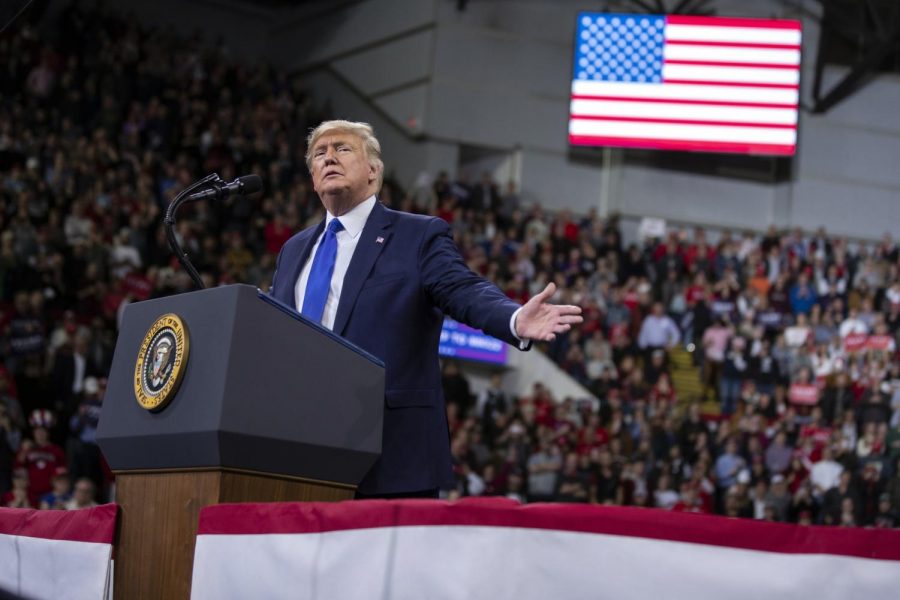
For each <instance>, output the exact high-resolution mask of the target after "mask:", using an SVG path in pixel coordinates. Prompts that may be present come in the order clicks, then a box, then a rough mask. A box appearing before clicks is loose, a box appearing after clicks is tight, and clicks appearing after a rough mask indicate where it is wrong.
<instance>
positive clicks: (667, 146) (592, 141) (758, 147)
mask: <svg viewBox="0 0 900 600" xmlns="http://www.w3.org/2000/svg"><path fill="white" fill-rule="evenodd" d="M569 143H570V144H572V145H573V146H616V147H620V148H646V149H648V150H685V151H689V152H726V153H733V154H760V155H772V154H775V155H779V156H791V155H793V154H794V150H795V149H796V146H795V145H793V144H753V143H749V142H744V143H739V142H704V141H698V140H663V139H656V138H620V137H603V136H593V135H569Z"/></svg>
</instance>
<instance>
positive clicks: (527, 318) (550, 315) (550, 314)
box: [516, 282, 584, 342]
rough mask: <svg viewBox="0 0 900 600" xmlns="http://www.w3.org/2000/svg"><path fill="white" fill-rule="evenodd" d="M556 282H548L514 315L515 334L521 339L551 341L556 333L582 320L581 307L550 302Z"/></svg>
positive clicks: (563, 331)
mask: <svg viewBox="0 0 900 600" xmlns="http://www.w3.org/2000/svg"><path fill="white" fill-rule="evenodd" d="M554 293H556V284H554V283H552V282H551V283H548V284H547V287H545V288H544V291H542V292H541V293H540V294H538V295H536V296H535V297H533V298H532V299H531V300H529V301H528V302H527V303H526V304H525V306H523V307H522V310H521V311H519V314H518V316H517V317H516V335H518V336H519V338H520V339H523V340H533V341H536V342H552V341H553V340H555V339H556V334H558V333H565V332H566V331H569V330H570V329H571V328H572V325H576V324H578V323H581V322H582V321H584V317H582V316H581V307H580V306H572V305H570V304H550V303H549V302H548V301H549V300H550V298H551V297H552V296H553V294H554Z"/></svg>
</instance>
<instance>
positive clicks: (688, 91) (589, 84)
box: [572, 80, 798, 105]
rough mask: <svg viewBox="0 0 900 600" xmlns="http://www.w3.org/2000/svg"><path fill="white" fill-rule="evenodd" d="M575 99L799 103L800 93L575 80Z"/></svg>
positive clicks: (573, 89)
mask: <svg viewBox="0 0 900 600" xmlns="http://www.w3.org/2000/svg"><path fill="white" fill-rule="evenodd" d="M572 94H573V95H575V96H614V97H622V98H647V99H652V98H659V99H663V100H707V101H710V102H759V103H763V104H794V105H795V104H797V100H798V92H797V90H794V89H784V88H761V87H760V88H756V87H736V86H725V85H692V84H679V83H666V84H640V83H619V82H606V81H578V80H576V81H573V82H572Z"/></svg>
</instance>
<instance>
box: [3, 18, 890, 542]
mask: <svg viewBox="0 0 900 600" xmlns="http://www.w3.org/2000/svg"><path fill="white" fill-rule="evenodd" d="M36 31H37V30H36V29H34V28H30V27H28V26H23V27H21V28H19V30H18V31H16V32H13V33H12V34H11V35H7V36H4V37H2V38H0V56H2V57H4V58H3V62H2V64H0V89H2V90H8V91H9V92H8V93H7V92H6V91H4V103H3V104H2V105H0V232H2V233H0V328H2V331H3V336H2V338H0V340H2V343H0V353H2V359H3V363H2V366H0V494H2V499H0V503H2V505H3V506H21V507H26V506H31V507H35V508H37V507H44V508H59V507H80V506H86V505H90V503H91V502H94V501H105V500H107V499H109V497H110V489H111V481H112V477H111V475H110V474H109V472H108V470H107V469H106V468H105V465H104V464H103V460H102V456H101V454H100V452H99V450H98V448H97V445H96V440H95V433H96V427H97V423H98V419H99V415H100V412H101V410H102V403H103V396H104V392H105V384H106V380H105V377H106V375H107V374H108V371H109V367H110V363H111V360H112V352H113V348H114V345H115V339H116V331H117V326H118V323H119V321H120V319H121V315H122V311H123V309H124V307H125V306H126V305H127V304H128V303H131V302H138V301H141V300H145V299H148V298H154V297H160V296H165V295H169V294H173V293H179V292H183V291H188V290H190V289H191V287H192V284H191V282H190V280H189V278H188V277H187V275H186V274H185V273H184V272H183V270H182V269H181V268H180V267H179V266H178V264H177V262H176V261H175V260H174V259H173V257H172V256H171V254H170V253H169V251H168V249H167V246H166V239H165V233H164V229H163V226H162V215H163V213H164V211H165V208H166V206H167V205H168V203H169V202H170V200H171V199H172V198H173V197H174V195H175V194H176V193H177V192H178V191H180V190H181V189H184V187H185V186H186V185H188V184H189V183H191V182H192V181H195V180H197V179H199V178H200V177H202V176H203V175H205V174H207V173H209V172H213V171H215V172H218V173H219V174H220V175H221V176H222V177H223V178H224V179H226V180H230V179H233V178H234V176H235V175H238V174H244V173H257V174H259V175H261V176H262V177H263V179H264V180H265V182H266V189H265V192H264V193H263V194H262V197H261V198H259V199H255V198H254V199H248V198H244V197H241V196H233V197H231V198H229V199H228V200H227V201H225V202H222V203H216V204H203V203H197V204H194V205H189V206H187V207H185V211H184V215H183V216H182V217H181V218H180V222H179V226H178V237H179V241H180V242H181V244H182V245H183V246H184V247H185V249H186V250H187V252H188V253H189V254H190V256H191V258H192V260H193V262H194V263H195V265H196V266H197V268H198V270H199V271H200V272H201V274H202V276H203V278H204V279H205V280H206V283H207V284H208V285H224V284H229V283H235V282H242V283H251V284H254V285H258V286H259V287H261V288H263V289H267V288H268V282H269V281H270V279H271V275H272V270H273V268H274V261H275V257H276V256H277V253H278V251H279V249H280V247H281V245H282V244H283V243H284V241H285V240H287V239H288V237H290V236H291V235H292V234H293V233H295V232H296V231H298V230H299V229H301V228H303V227H305V226H307V225H309V224H312V223H315V222H317V221H318V220H320V219H321V218H322V215H323V213H322V209H321V204H320V203H319V201H318V199H317V198H316V196H315V193H314V191H313V190H312V188H311V185H310V182H309V175H308V173H307V171H306V168H305V166H304V163H303V159H302V156H303V152H304V150H305V148H304V139H305V135H306V133H307V131H308V129H309V127H310V126H312V125H315V124H316V123H318V122H319V121H320V120H321V119H322V118H323V116H325V115H324V113H323V111H321V109H320V108H318V107H317V105H316V104H314V103H313V101H312V99H311V97H310V95H309V94H308V93H307V91H306V90H305V88H304V86H303V82H302V80H300V79H298V78H297V77H293V76H288V75H287V74H285V73H280V72H278V71H277V70H275V69H272V68H269V67H266V66H258V67H254V68H248V67H245V66H241V65H239V64H237V63H235V62H234V61H232V60H230V59H229V57H228V52H227V47H226V46H225V45H224V44H221V43H220V44H218V45H213V46H210V45H206V44H204V43H202V42H201V40H199V39H183V38H178V37H176V36H174V35H172V34H169V33H167V32H164V31H159V30H144V29H141V28H139V27H138V26H136V25H135V22H134V20H132V19H127V18H123V17H119V16H115V15H114V14H112V13H109V12H105V11H95V10H87V9H83V8H80V7H79V6H77V5H73V6H71V7H70V8H68V9H66V11H65V13H64V14H63V15H62V17H61V18H60V19H59V20H58V27H57V28H55V29H53V30H50V31H47V32H42V34H41V35H38V33H37V32H36ZM235 90H240V93H237V92H236V91H235ZM386 158H387V159H388V162H390V157H386ZM388 172H390V170H389V169H388ZM502 188H503V189H500V188H499V187H498V185H497V184H496V183H495V182H494V181H492V179H491V177H490V176H489V175H482V176H480V177H479V178H477V180H471V179H469V178H468V177H467V176H466V174H465V173H461V174H460V176H459V177H457V178H451V177H450V176H449V175H448V174H446V173H440V174H437V175H436V176H435V177H433V178H431V177H428V176H423V177H422V178H420V179H419V180H418V181H417V182H416V184H415V185H412V186H409V187H408V188H407V189H404V188H403V187H402V186H401V185H399V184H398V183H397V182H395V181H394V180H393V179H392V178H391V177H390V176H388V178H387V179H386V182H385V187H384V189H383V190H382V193H381V194H380V200H381V201H382V202H384V203H385V204H387V205H389V206H392V207H394V208H399V209H402V210H408V211H412V212H420V213H426V214H431V215H435V216H437V217H440V218H442V219H445V220H446V221H447V222H448V223H450V225H451V227H452V229H453V232H454V235H455V238H456V240H457V243H458V245H459V248H460V250H461V252H462V254H463V256H464V258H465V260H466V261H467V263H468V265H469V266H470V267H471V268H472V269H473V270H474V271H476V272H478V273H481V274H482V275H484V276H485V277H487V278H488V279H490V280H492V281H494V282H495V283H496V284H497V285H498V286H499V287H500V288H501V289H503V290H504V291H505V293H507V295H509V297H511V298H513V299H515V300H518V301H520V302H524V301H526V300H527V299H528V298H530V297H531V295H532V294H535V293H536V292H537V291H539V290H541V289H543V287H544V286H545V285H546V284H547V283H548V282H549V281H555V282H556V283H557V287H558V289H559V291H558V292H557V295H558V297H557V298H556V301H558V302H561V303H568V304H577V305H580V306H581V307H582V308H583V310H584V316H585V322H584V324H583V326H581V327H578V328H575V329H573V330H572V331H571V332H569V333H568V334H566V335H561V336H559V337H558V338H557V339H556V340H555V341H554V342H553V343H551V344H549V345H546V346H545V347H544V348H542V349H541V350H543V351H546V352H547V353H548V354H549V356H550V357H551V358H552V359H553V360H554V361H556V362H557V363H558V364H559V366H560V367H561V368H562V369H563V370H564V371H565V372H566V373H568V374H569V375H570V376H571V377H573V378H574V379H575V380H577V381H579V382H580V383H581V384H582V385H583V386H584V387H585V389H586V390H587V391H588V392H589V395H588V394H586V397H585V398H557V397H554V394H553V390H551V389H547V388H545V387H543V386H536V387H535V389H534V390H533V393H531V394H529V395H528V396H525V397H513V396H511V395H509V394H508V393H506V392H504V391H503V385H502V376H501V375H500V374H498V375H497V376H495V378H494V380H493V382H492V385H491V387H490V388H489V389H488V390H487V391H485V392H483V393H481V394H477V395H475V394H472V393H470V391H469V386H468V383H467V381H466V378H465V375H464V374H463V373H462V372H460V369H459V365H458V364H456V363H454V362H452V361H447V362H446V364H445V376H444V384H445V396H446V398H447V401H448V403H447V405H448V422H449V427H450V443H451V447H452V452H453V456H454V461H455V468H456V473H457V486H456V488H454V489H451V490H445V491H444V493H445V495H446V496H447V497H457V496H460V495H505V496H509V497H512V498H516V499H518V500H520V501H522V502H533V501H556V502H596V503H611V504H620V505H634V506H656V507H660V508H664V509H670V510H680V511H689V512H707V513H719V514H725V515H730V516H743V517H751V518H758V519H767V520H776V521H789V522H795V523H817V524H835V525H838V524H840V525H856V526H879V527H895V526H898V525H900V519H898V518H900V462H898V461H900V366H898V360H897V336H898V331H900V256H898V246H897V244H896V243H894V242H893V241H892V240H891V239H890V238H889V237H887V236H886V237H884V238H883V239H882V240H881V241H880V242H877V243H871V242H869V243H858V242H857V243H850V242H848V241H847V240H844V239H842V238H840V237H838V236H831V235H828V234H827V232H825V231H822V230H819V231H817V232H815V233H812V234H809V233H805V232H803V231H800V230H792V231H779V230H778V229H777V228H776V227H772V228H771V229H770V230H769V231H767V232H764V233H762V234H758V233H753V232H745V233H740V234H734V233H732V232H728V231H720V232H719V231H717V232H712V231H710V232H707V231H704V230H703V229H702V228H699V227H698V228H695V229H693V230H690V229H686V230H673V231H671V232H669V233H668V234H667V235H665V236H664V237H662V238H647V239H645V240H639V241H638V242H636V243H632V244H627V243H625V242H624V240H623V236H622V234H621V231H620V227H619V223H618V222H617V220H616V219H615V218H602V217H600V216H598V215H597V214H595V213H590V214H587V215H579V216H576V215H572V214H570V213H569V212H567V211H557V212H552V213H551V212H550V211H548V210H545V209H544V208H542V207H541V206H540V205H534V206H530V205H529V206H526V205H524V204H523V202H522V200H521V198H520V196H519V194H518V191H517V190H516V187H515V185H514V184H512V183H511V184H508V185H504V186H502ZM676 348H679V349H688V350H689V351H690V352H691V353H692V356H693V358H694V361H695V363H696V369H697V377H698V378H701V379H702V381H703V383H704V386H703V393H702V394H701V395H699V396H697V397H681V398H679V397H678V395H677V393H676V390H675V388H674V386H673V383H672V377H671V372H670V370H671V368H672V366H671V362H672V361H671V355H670V353H671V351H672V350H674V349H676ZM589 396H590V397H589ZM711 406H715V407H716V408H715V409H714V410H710V407H711Z"/></svg>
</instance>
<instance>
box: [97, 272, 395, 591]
mask: <svg viewBox="0 0 900 600" xmlns="http://www.w3.org/2000/svg"><path fill="white" fill-rule="evenodd" d="M163 338H165V339H163ZM167 375H168V379H167V378H166V376H167ZM157 392H161V393H160V394H158V395H157V396H156V397H154V396H153V394H154V393H157ZM167 392H168V394H167V395H168V398H169V400H168V403H167V404H165V403H163V404H160V405H159V406H152V405H153V403H154V402H157V401H159V400H160V399H161V398H162V396H163V395H165V394H166V393H167ZM138 398H141V400H142V403H143V405H142V403H139V401H138ZM148 405H149V406H150V409H148V408H145V406H148ZM383 406H384V365H383V363H381V362H380V361H379V360H378V359H377V358H375V357H373V356H371V355H369V354H368V353H366V352H365V351H363V350H361V349H359V348H358V347H356V346H354V345H352V344H350V343H349V342H347V341H346V340H343V339H342V338H340V337H338V336H336V335H334V334H333V333H332V332H331V331H329V330H327V329H325V328H323V327H321V326H319V325H318V324H315V323H311V322H310V321H307V320H306V319H303V318H302V317H300V315H299V314H297V313H296V312H295V311H293V310H292V309H290V308H289V307H286V306H284V305H282V304H280V303H278V302H277V301H276V300H273V299H271V298H270V297H269V296H267V295H265V294H263V293H261V292H259V291H258V290H257V289H256V288H253V287H251V286H247V285H232V286H225V287H220V288H214V289H207V290H201V291H197V292H191V293H185V294H180V295H177V296H171V297H167V298H161V299H156V300H148V301H144V302H139V303H135V304H130V305H128V306H127V307H126V308H125V313H124V318H123V322H122V326H121V328H120V331H119V338H118V342H117V344H116V350H115V354H114V357H113V364H112V368H111V371H110V376H109V381H108V385H107V392H106V397H105V399H104V405H103V411H102V414H101V418H100V424H99V427H98V432H97V442H98V444H99V445H100V449H101V450H102V452H103V454H104V456H105V457H106V460H107V462H108V463H109V466H110V468H111V469H112V470H113V471H114V472H115V474H116V502H117V503H118V504H119V506H120V507H121V511H120V519H119V526H118V531H117V542H116V547H115V554H114V560H115V562H114V573H115V574H114V591H115V597H116V598H129V599H132V598H167V599H168V598H188V597H189V595H190V581H191V567H192V561H193V550H194V538H195V536H196V531H197V518H198V515H199V512H200V509H201V508H203V507H204V506H207V505H210V504H217V503H222V502H276V501H303V500H305V501H332V500H333V501H337V500H344V499H349V498H352V497H353V494H354V490H355V488H356V485H357V484H358V483H359V482H360V481H361V480H362V478H363V476H364V475H365V474H366V472H367V471H368V470H369V468H370V467H371V466H372V464H373V463H374V462H375V460H376V459H377V458H378V456H379V454H380V452H381V433H382V418H383Z"/></svg>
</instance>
